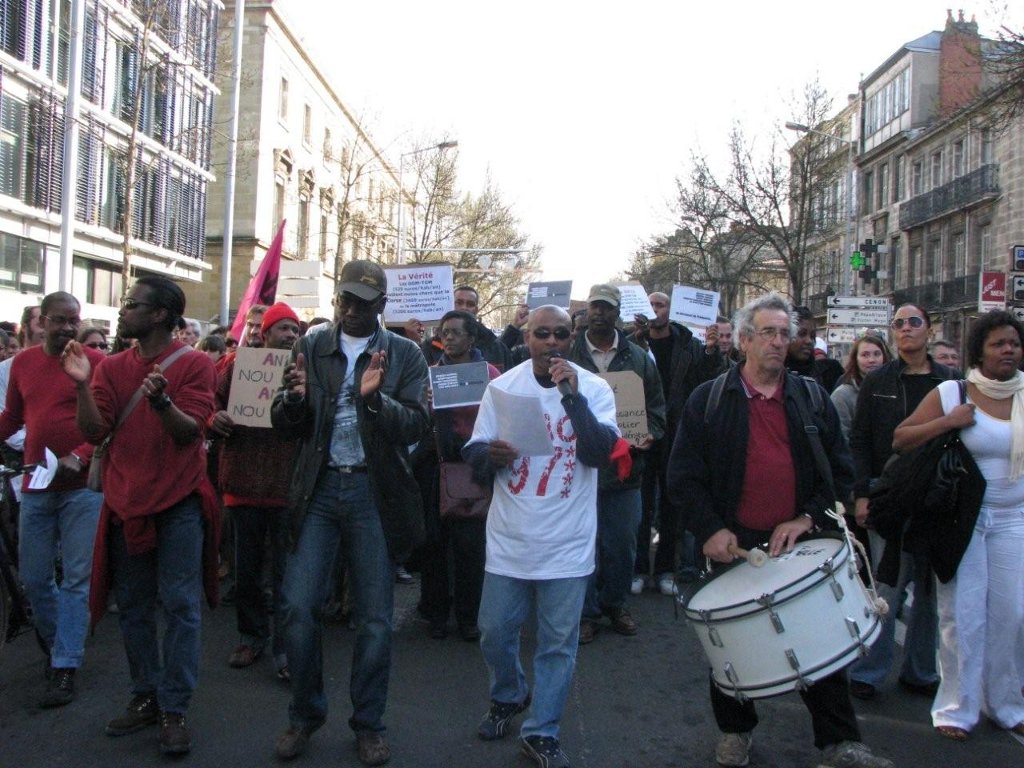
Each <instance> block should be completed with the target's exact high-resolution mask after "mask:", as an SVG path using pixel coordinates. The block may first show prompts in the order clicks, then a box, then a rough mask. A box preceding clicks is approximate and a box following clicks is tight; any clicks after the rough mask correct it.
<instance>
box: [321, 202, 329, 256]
mask: <svg viewBox="0 0 1024 768" xmlns="http://www.w3.org/2000/svg"><path fill="white" fill-rule="evenodd" d="M327 227H328V217H327V211H324V210H321V211H320V260H321V261H324V260H326V259H327Z"/></svg>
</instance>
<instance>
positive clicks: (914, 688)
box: [899, 677, 939, 699]
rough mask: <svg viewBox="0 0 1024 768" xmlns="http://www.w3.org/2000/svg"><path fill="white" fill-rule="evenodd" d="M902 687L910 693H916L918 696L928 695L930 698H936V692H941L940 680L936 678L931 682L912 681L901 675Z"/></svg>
mask: <svg viewBox="0 0 1024 768" xmlns="http://www.w3.org/2000/svg"><path fill="white" fill-rule="evenodd" d="M899 683H900V687H901V688H903V690H905V691H910V693H916V694H917V695H918V696H927V697H928V698H929V699H934V698H935V694H937V693H938V692H939V681H938V680H934V681H932V682H930V683H912V682H910V681H909V680H907V679H905V678H903V677H900V679H899Z"/></svg>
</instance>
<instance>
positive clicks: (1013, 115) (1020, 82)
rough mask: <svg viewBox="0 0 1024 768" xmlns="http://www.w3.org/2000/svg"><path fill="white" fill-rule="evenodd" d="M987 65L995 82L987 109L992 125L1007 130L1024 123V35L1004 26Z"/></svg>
mask: <svg viewBox="0 0 1024 768" xmlns="http://www.w3.org/2000/svg"><path fill="white" fill-rule="evenodd" d="M984 62H985V67H986V68H987V69H988V71H989V73H990V74H991V75H993V79H994V80H995V84H994V86H993V87H992V89H991V90H990V92H989V100H988V103H987V107H986V109H987V111H988V113H989V115H990V117H991V125H992V127H993V128H995V129H996V130H1006V129H1008V128H1009V127H1010V126H1012V125H1015V124H1018V123H1019V122H1020V121H1021V120H1024V31H1022V30H1016V29H1012V28H1011V27H1009V26H1008V25H1003V26H1002V27H1001V28H1000V30H999V33H998V42H997V44H996V45H995V46H994V47H993V48H992V50H991V51H990V53H989V55H988V56H986V57H985V59H984Z"/></svg>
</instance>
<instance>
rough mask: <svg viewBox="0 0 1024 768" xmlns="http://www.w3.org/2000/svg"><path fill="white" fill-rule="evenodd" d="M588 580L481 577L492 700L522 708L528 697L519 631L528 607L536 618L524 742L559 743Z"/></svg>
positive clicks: (483, 632)
mask: <svg viewBox="0 0 1024 768" xmlns="http://www.w3.org/2000/svg"><path fill="white" fill-rule="evenodd" d="M586 589H587V577H586V576H577V577H575V578H569V579H548V580H544V581H529V580H526V579H514V578H511V577H509V576H498V575H496V574H493V573H486V574H484V590H483V595H482V597H481V599H480V618H479V622H480V633H481V635H480V649H481V650H482V651H483V655H484V661H485V662H486V663H487V673H488V677H489V679H490V686H491V700H492V701H498V702H502V703H505V704H508V703H512V702H519V703H521V702H523V701H525V700H526V696H527V694H528V692H529V688H528V686H527V685H526V674H525V673H524V672H523V664H522V661H521V660H520V658H519V637H520V630H521V629H522V626H523V624H524V623H525V622H526V618H527V615H528V613H529V611H530V607H531V605H535V606H536V612H537V650H536V652H535V653H534V656H533V704H532V705H531V707H530V715H529V717H528V718H527V719H526V720H525V722H523V727H522V730H521V734H522V736H524V737H525V736H553V737H555V738H558V726H559V722H560V721H561V719H562V710H563V709H564V708H565V700H566V698H567V697H568V695H569V686H570V684H571V683H572V674H573V670H574V669H575V667H576V649H577V645H578V643H579V635H580V611H581V610H582V608H583V596H584V594H585V593H586Z"/></svg>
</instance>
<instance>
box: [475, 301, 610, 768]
mask: <svg viewBox="0 0 1024 768" xmlns="http://www.w3.org/2000/svg"><path fill="white" fill-rule="evenodd" d="M570 333H571V323H570V320H569V315H568V314H567V313H566V312H565V310H563V309H560V308H559V307H555V306H544V307H539V308H538V309H535V310H534V311H533V312H531V313H530V319H529V321H528V323H527V329H526V335H525V338H526V344H527V346H528V347H529V350H530V359H529V360H527V361H526V362H524V363H521V364H520V365H517V366H516V367H515V368H513V369H512V370H511V371H508V372H507V373H505V374H504V375H502V376H499V377H498V378H497V379H495V380H494V381H492V382H491V383H490V384H489V385H488V387H487V390H486V391H485V392H484V398H483V401H482V402H481V404H480V411H479V412H478V414H477V419H476V424H475V425H474V428H473V436H472V437H471V438H470V440H469V442H468V443H467V444H466V446H465V447H464V448H463V450H462V455H463V458H465V460H466V461H467V462H469V463H470V464H471V465H472V466H473V474H474V479H475V480H476V481H477V482H478V483H480V484H484V483H493V485H494V496H493V500H492V501H491V506H490V509H489V510H488V513H487V557H486V564H485V566H484V587H483V594H482V596H481V599H480V613H479V619H478V623H479V627H480V632H481V638H480V648H481V650H482V651H483V656H484V661H485V662H486V663H487V669H488V673H489V677H490V698H491V703H490V708H489V709H488V711H487V713H486V714H485V715H484V718H483V720H482V721H481V723H480V725H479V728H478V730H477V733H478V735H479V736H480V738H482V739H484V740H488V741H489V740H492V739H500V738H502V737H503V736H505V735H506V733H507V732H508V729H509V726H510V725H511V723H512V720H513V719H514V718H515V717H516V716H517V715H518V714H519V713H521V712H523V711H525V710H526V709H527V708H530V715H529V716H528V717H527V719H526V721H525V722H524V723H523V726H522V729H521V732H520V733H521V737H522V738H521V742H520V743H521V749H522V751H523V753H524V754H525V755H526V756H527V757H529V758H530V759H531V760H533V761H534V762H536V763H537V765H539V766H541V768H568V765H569V761H568V758H567V757H566V755H565V753H564V752H563V751H562V748H561V746H560V743H559V740H558V734H559V723H560V721H561V718H562V709H563V708H564V706H565V700H566V697H567V696H568V693H569V686H570V683H571V682H572V675H573V669H574V668H575V664H576V650H577V645H578V639H579V622H580V614H581V611H582V609H583V599H584V596H585V594H586V589H587V583H588V578H589V576H590V574H591V573H592V572H593V570H594V540H595V533H596V530H597V477H598V469H601V468H603V467H606V466H608V463H609V456H610V453H611V449H612V446H613V445H614V444H615V441H616V440H617V439H618V437H619V429H618V427H617V426H616V423H615V398H614V396H613V394H612V391H611V388H610V387H609V386H608V384H607V383H605V382H604V381H603V380H602V379H601V378H600V377H598V376H596V375H595V374H593V373H590V372H589V371H586V370H583V369H581V368H579V367H577V366H575V365H573V364H572V363H570V362H569V361H568V360H566V359H565V355H566V354H567V353H568V352H569V335H570ZM498 391H500V392H502V393H507V394H508V395H511V396H517V397H519V398H522V399H526V398H530V399H533V400H535V401H537V403H538V404H539V408H540V409H541V411H542V412H543V419H544V422H543V423H544V425H545V428H546V431H547V437H548V439H549V440H550V450H549V451H547V452H545V453H541V454H537V455H532V456H522V455H520V451H519V450H518V449H517V448H516V446H515V445H513V444H511V443H510V442H509V441H508V437H509V435H508V434H503V433H502V430H501V427H500V422H499V418H498V410H499V409H500V408H501V407H502V402H505V401H503V400H502V399H501V398H500V396H499V395H496V394H495V393H496V392H498ZM531 606H535V610H536V613H537V650H536V653H535V654H534V657H533V673H534V680H533V689H532V690H531V689H530V687H529V686H528V684H527V682H526V676H525V674H524V673H523V667H522V662H521V661H520V658H519V633H520V630H521V628H522V626H523V624H524V623H525V622H526V620H527V616H528V613H529V611H530V607H531ZM531 700H532V706H531Z"/></svg>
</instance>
